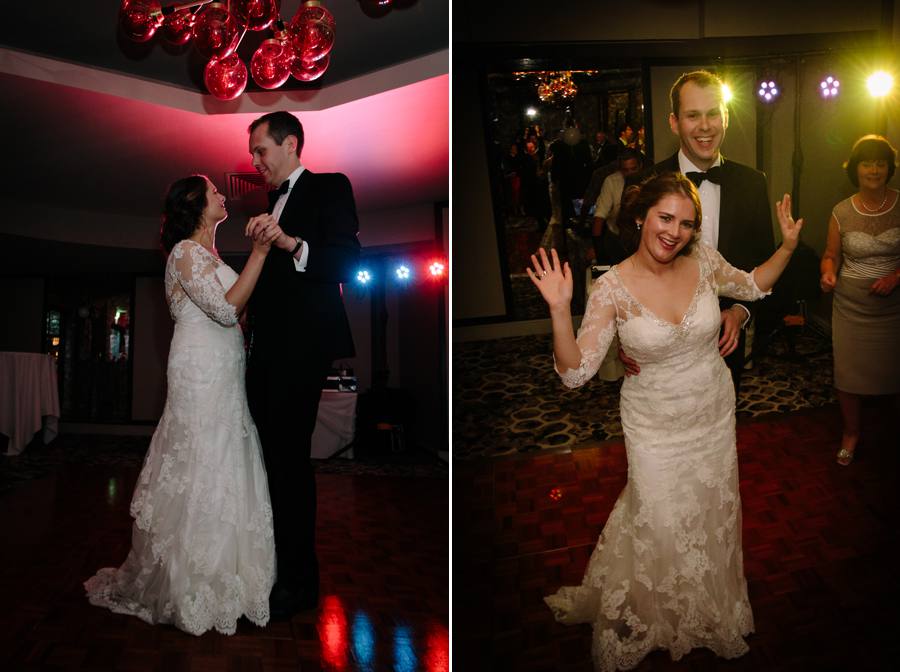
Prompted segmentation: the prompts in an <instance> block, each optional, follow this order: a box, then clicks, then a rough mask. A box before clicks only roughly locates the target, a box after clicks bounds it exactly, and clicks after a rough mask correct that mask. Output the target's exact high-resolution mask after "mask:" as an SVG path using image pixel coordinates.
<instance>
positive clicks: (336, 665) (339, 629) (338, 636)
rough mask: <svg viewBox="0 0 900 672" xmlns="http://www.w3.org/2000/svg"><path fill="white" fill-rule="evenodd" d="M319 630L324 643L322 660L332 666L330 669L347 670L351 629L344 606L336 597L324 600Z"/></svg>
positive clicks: (332, 596) (330, 596)
mask: <svg viewBox="0 0 900 672" xmlns="http://www.w3.org/2000/svg"><path fill="white" fill-rule="evenodd" d="M318 630H319V637H320V639H321V643H322V660H323V661H324V662H325V663H327V664H328V665H330V669H333V670H345V669H347V658H348V655H347V654H348V652H349V649H350V637H349V628H348V626H347V615H346V613H345V611H344V605H343V604H341V600H340V599H339V598H338V597H337V596H336V595H328V596H326V597H325V599H324V600H322V610H321V612H320V614H319V624H318Z"/></svg>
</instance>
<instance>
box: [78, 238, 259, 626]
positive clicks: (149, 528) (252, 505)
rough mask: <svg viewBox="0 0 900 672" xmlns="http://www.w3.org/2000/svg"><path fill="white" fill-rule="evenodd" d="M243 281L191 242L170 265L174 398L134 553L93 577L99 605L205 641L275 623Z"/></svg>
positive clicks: (143, 496) (136, 528)
mask: <svg viewBox="0 0 900 672" xmlns="http://www.w3.org/2000/svg"><path fill="white" fill-rule="evenodd" d="M236 280H237V274H236V273H235V272H234V271H233V270H232V269H231V268H229V267H228V266H226V265H225V264H224V263H223V262H222V261H221V260H219V259H218V258H217V257H215V256H214V255H212V254H211V253H210V252H209V251H207V250H206V249H205V248H204V247H202V246H201V245H198V244H197V243H194V242H193V241H188V240H184V241H181V242H180V243H178V244H177V245H175V247H174V248H173V250H172V252H171V254H170V255H169V259H168V262H167V264H166V277H165V281H166V299H167V301H168V303H169V310H170V312H171V314H172V317H173V318H174V320H175V333H174V335H173V337H172V344H171V349H170V351H169V365H168V396H167V399H166V405H165V409H164V410H163V415H162V418H161V419H160V422H159V426H158V427H157V429H156V432H155V433H154V435H153V440H152V441H151V443H150V448H149V451H148V453H147V457H146V458H145V460H144V466H143V468H142V470H141V473H140V476H139V478H138V482H137V486H136V487H135V491H134V497H133V499H132V502H131V515H132V517H133V518H134V525H133V527H132V548H131V551H130V553H129V554H128V558H127V559H126V560H125V562H124V564H123V565H122V566H121V567H119V568H118V569H115V568H106V569H101V570H100V571H99V572H98V573H97V574H96V575H95V576H94V577H92V578H91V579H89V580H88V581H86V582H85V584H84V585H85V588H86V590H87V594H88V599H89V600H90V602H91V603H92V604H95V605H97V606H103V607H107V608H109V609H112V610H113V611H115V612H118V613H123V614H131V615H134V616H137V617H138V618H141V619H142V620H144V621H146V622H148V623H173V624H174V625H175V626H176V627H178V628H180V629H182V630H184V631H186V632H189V633H191V634H194V635H200V634H202V633H204V632H206V631H207V630H210V629H212V628H215V629H216V630H218V631H219V632H221V633H224V634H233V633H234V631H235V626H236V623H237V619H238V618H240V616H241V615H244V616H246V617H247V618H248V619H249V620H251V621H253V622H254V623H256V624H257V625H260V626H262V625H265V624H266V623H267V622H268V620H269V592H270V590H271V588H272V584H273V582H274V578H275V544H274V538H273V535H272V508H271V505H270V503H269V489H268V483H267V480H266V472H265V467H264V465H263V460H262V453H261V451H260V444H259V438H258V436H257V433H256V427H255V425H254V424H253V421H252V419H251V417H250V412H249V410H248V408H247V397H246V393H245V389H244V347H243V337H242V335H241V330H240V327H239V326H238V325H237V315H236V314H235V310H234V308H233V307H232V306H231V305H230V304H229V303H228V302H227V301H226V300H225V292H226V291H227V289H228V288H230V287H231V285H232V284H234V282H235V281H236Z"/></svg>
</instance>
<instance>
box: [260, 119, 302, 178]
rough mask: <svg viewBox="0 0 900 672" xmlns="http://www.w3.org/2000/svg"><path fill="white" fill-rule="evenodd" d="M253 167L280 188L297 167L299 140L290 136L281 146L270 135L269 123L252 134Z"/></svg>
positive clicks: (262, 125)
mask: <svg viewBox="0 0 900 672" xmlns="http://www.w3.org/2000/svg"><path fill="white" fill-rule="evenodd" d="M250 156H252V157H253V158H252V161H253V167H254V168H256V170H257V171H259V173H260V175H262V176H263V178H264V179H265V181H266V182H267V183H268V184H270V185H272V186H273V187H277V186H280V185H281V183H282V182H284V181H285V180H286V179H287V178H288V176H289V175H290V174H291V173H292V172H293V171H294V168H296V167H297V138H296V137H294V136H293V135H289V136H287V137H286V138H285V139H284V142H282V143H281V144H280V145H279V144H277V143H276V142H275V140H274V139H273V138H272V136H271V135H269V124H268V122H266V123H264V124H260V125H259V126H257V127H256V129H254V131H253V132H252V133H251V134H250Z"/></svg>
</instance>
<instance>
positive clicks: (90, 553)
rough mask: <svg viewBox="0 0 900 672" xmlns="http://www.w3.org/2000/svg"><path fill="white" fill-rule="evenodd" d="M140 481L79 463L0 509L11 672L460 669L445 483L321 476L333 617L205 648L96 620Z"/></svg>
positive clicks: (0, 610) (10, 495)
mask: <svg viewBox="0 0 900 672" xmlns="http://www.w3.org/2000/svg"><path fill="white" fill-rule="evenodd" d="M136 478H137V469H135V468H134V467H125V466H122V465H115V464H111V465H104V464H91V465H87V464H81V465H77V464H76V465H73V464H66V465H64V466H62V467H61V468H60V469H59V470H57V471H55V472H54V473H53V474H52V475H49V476H46V477H44V478H40V479H38V480H33V481H29V482H27V483H23V484H21V485H18V486H17V487H16V488H15V489H13V490H12V491H9V492H7V493H5V494H3V495H2V496H0V521H2V523H0V525H2V530H3V533H2V539H3V543H2V551H0V553H2V557H0V595H2V598H0V670H48V669H55V670H134V671H136V672H137V671H144V670H147V671H149V670H160V671H165V672H175V671H178V670H192V671H202V670H210V671H212V670H216V671H218V670H235V671H238V670H253V671H256V670H260V671H268V670H303V671H304V672H306V671H307V670H326V671H334V672H342V671H347V672H351V671H372V672H374V671H377V670H393V671H396V672H414V671H417V670H424V671H427V672H446V671H447V670H448V669H449V631H448V626H449V615H448V610H449V573H448V566H449V562H448V558H449V535H448V487H447V480H446V477H444V478H414V477H397V476H383V475H379V476H372V475H363V476H360V475H343V474H329V473H323V474H319V476H318V483H319V519H318V540H319V558H320V564H321V568H322V594H323V597H322V600H321V604H320V608H319V609H318V610H316V611H310V612H306V613H303V614H300V615H298V616H296V617H294V618H293V619H292V620H290V621H283V622H272V623H270V624H269V625H268V626H267V627H265V628H258V627H256V626H254V625H253V624H251V623H249V622H248V621H246V620H244V619H242V620H241V621H240V622H239V625H238V631H237V633H236V634H235V635H233V636H230V637H228V636H224V635H220V634H218V633H216V632H210V633H207V634H205V635H203V636H201V637H194V636H192V635H188V634H185V633H183V632H181V631H180V630H177V629H176V628H174V627H172V626H150V625H147V624H145V623H143V622H142V621H140V620H138V619H137V618H133V617H128V616H121V615H117V614H113V613H111V612H109V611H107V610H105V609H101V608H97V607H92V606H91V605H89V604H88V602H87V600H86V599H85V597H84V589H83V588H82V582H83V581H84V580H85V579H86V578H88V577H89V576H91V575H92V574H93V573H94V572H95V571H96V570H97V569H98V568H100V567H104V566H113V565H118V564H120V563H121V562H122V561H123V560H124V558H125V556H126V554H127V552H128V548H129V545H130V540H131V519H130V517H129V515H128V506H129V503H130V497H131V492H132V488H133V487H134V482H135V479H136Z"/></svg>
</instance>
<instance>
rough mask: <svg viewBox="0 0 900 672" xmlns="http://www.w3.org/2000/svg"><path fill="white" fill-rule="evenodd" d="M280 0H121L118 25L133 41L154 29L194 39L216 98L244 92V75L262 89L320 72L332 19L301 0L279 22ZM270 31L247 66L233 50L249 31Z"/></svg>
mask: <svg viewBox="0 0 900 672" xmlns="http://www.w3.org/2000/svg"><path fill="white" fill-rule="evenodd" d="M280 12H281V0H227V1H226V2H214V1H213V0H194V1H193V2H183V3H180V4H177V5H171V6H168V7H162V6H161V4H160V1H159V0H122V4H121V7H120V10H119V24H120V25H121V27H122V31H123V32H124V34H125V35H126V36H127V37H129V38H130V39H132V40H134V41H135V42H146V41H148V40H150V39H152V38H153V36H154V35H155V34H156V32H157V31H159V32H161V33H162V36H163V38H164V39H165V40H166V41H168V42H169V43H171V44H173V45H176V46H179V45H183V44H187V43H188V42H190V41H191V40H193V41H194V47H195V48H196V50H197V52H198V53H199V54H200V55H201V56H203V58H205V59H207V64H206V67H205V68H204V71H203V82H204V83H205V84H206V88H207V90H208V91H209V92H210V93H211V94H212V95H213V96H215V97H216V98H218V99H220V100H233V99H235V98H237V97H238V96H240V95H241V94H242V93H243V92H244V88H245V87H246V86H247V79H248V76H252V77H253V81H254V82H256V83H257V84H258V85H259V86H260V87H262V88H264V89H277V88H278V87H280V86H281V85H283V84H284V83H285V82H286V81H287V80H288V79H289V78H290V76H291V75H293V76H294V78H295V79H297V80H299V81H301V82H311V81H313V80H315V79H318V78H319V77H321V76H322V75H323V74H324V73H325V70H326V69H327V68H328V64H329V55H330V53H331V49H332V47H333V46H334V36H335V24H334V16H332V15H331V12H329V11H328V10H327V9H326V8H325V7H323V6H322V2H321V0H304V2H303V4H302V5H301V6H300V8H299V9H298V10H297V13H296V14H295V15H294V16H293V18H292V19H291V20H290V22H288V23H285V22H284V21H282V19H281V16H280ZM268 29H271V30H272V33H273V35H272V37H271V38H269V39H267V40H264V41H263V42H262V44H261V45H260V46H259V48H258V49H257V50H256V52H255V53H254V54H253V57H252V58H251V59H250V70H249V75H248V70H247V66H246V65H245V64H244V62H243V61H242V60H241V59H240V57H239V56H238V55H237V49H238V46H240V43H241V40H242V39H243V37H244V35H246V34H247V31H248V30H252V31H262V30H268Z"/></svg>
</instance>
